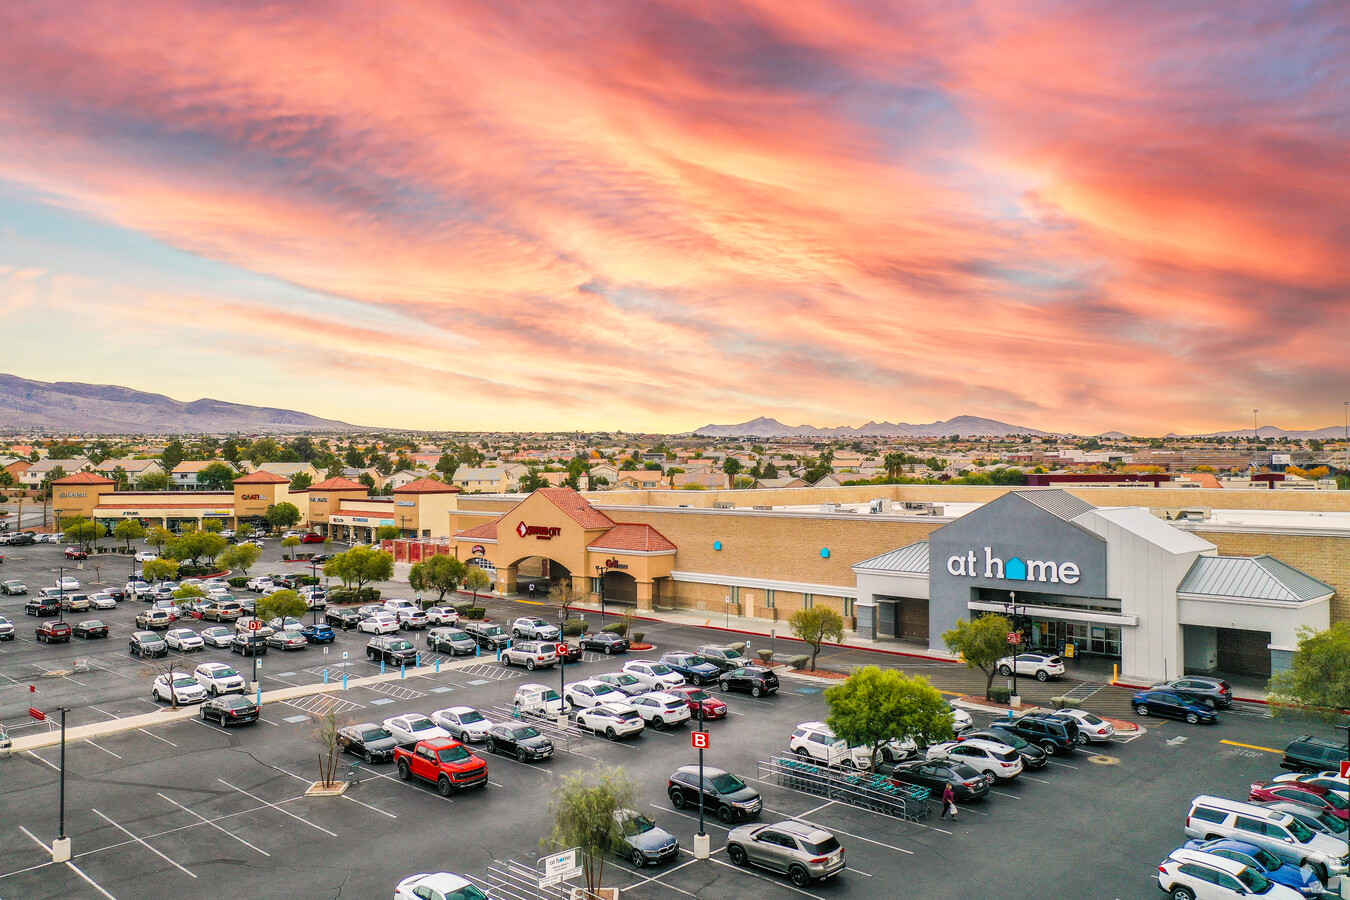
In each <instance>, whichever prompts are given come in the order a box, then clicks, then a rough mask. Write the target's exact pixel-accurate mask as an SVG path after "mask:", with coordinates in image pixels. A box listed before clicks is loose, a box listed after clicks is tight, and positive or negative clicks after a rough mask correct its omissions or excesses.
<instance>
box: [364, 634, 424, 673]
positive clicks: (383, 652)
mask: <svg viewBox="0 0 1350 900" xmlns="http://www.w3.org/2000/svg"><path fill="white" fill-rule="evenodd" d="M366 658H367V659H369V660H370V661H371V662H384V663H388V664H390V665H394V666H415V665H417V648H416V647H414V646H413V645H412V642H411V641H409V640H408V639H407V638H405V637H400V636H399V635H397V634H377V635H375V636H374V637H373V638H371V639H370V640H369V641H367V642H366Z"/></svg>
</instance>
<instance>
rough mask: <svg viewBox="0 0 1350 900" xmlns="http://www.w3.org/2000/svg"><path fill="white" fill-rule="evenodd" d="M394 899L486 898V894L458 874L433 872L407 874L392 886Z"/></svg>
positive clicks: (463, 899) (456, 899)
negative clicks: (395, 885) (396, 884)
mask: <svg viewBox="0 0 1350 900" xmlns="http://www.w3.org/2000/svg"><path fill="white" fill-rule="evenodd" d="M394 900H488V895H487V894H485V893H483V892H482V891H480V890H479V889H478V888H476V887H474V886H473V884H471V883H470V882H468V881H465V880H464V879H463V878H460V877H459V876H458V875H451V874H450V873H449V872H433V873H431V874H430V875H409V876H408V877H407V878H405V879H403V880H402V881H400V882H399V883H398V887H396V888H394Z"/></svg>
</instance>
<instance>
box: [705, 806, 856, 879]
mask: <svg viewBox="0 0 1350 900" xmlns="http://www.w3.org/2000/svg"><path fill="white" fill-rule="evenodd" d="M727 858H728V859H730V860H731V861H732V862H734V863H735V864H736V865H738V866H743V865H746V864H750V865H755V866H760V867H761V868H764V869H768V870H769V871H770V872H780V873H783V874H785V875H787V877H788V878H790V879H792V883H793V884H795V885H797V887H806V886H807V885H808V884H810V883H811V882H812V881H817V880H824V879H826V878H829V877H830V876H831V875H837V874H838V873H840V872H842V871H844V848H843V847H841V846H840V845H839V840H838V839H837V838H836V837H835V836H834V835H832V834H830V833H829V832H828V831H826V830H824V829H823V828H818V827H817V826H815V825H809V824H807V823H806V822H778V823H776V824H773V825H741V826H739V827H736V828H733V829H731V833H730V834H728V835H727Z"/></svg>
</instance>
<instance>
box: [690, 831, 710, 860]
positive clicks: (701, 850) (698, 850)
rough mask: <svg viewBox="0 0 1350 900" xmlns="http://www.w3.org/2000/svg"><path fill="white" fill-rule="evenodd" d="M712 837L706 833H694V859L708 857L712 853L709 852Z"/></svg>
mask: <svg viewBox="0 0 1350 900" xmlns="http://www.w3.org/2000/svg"><path fill="white" fill-rule="evenodd" d="M711 842H712V839H711V838H710V837H709V836H708V835H706V834H696V835H694V859H707V858H708V857H709V856H711V855H712V854H711V853H710V852H709V844H710V843H711Z"/></svg>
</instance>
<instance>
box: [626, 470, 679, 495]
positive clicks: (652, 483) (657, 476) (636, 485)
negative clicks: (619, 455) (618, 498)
mask: <svg viewBox="0 0 1350 900" xmlns="http://www.w3.org/2000/svg"><path fill="white" fill-rule="evenodd" d="M614 486H615V487H616V488H619V489H620V490H625V491H659V490H661V489H663V488H665V487H666V476H665V475H663V474H662V473H660V472H652V471H648V470H647V469H638V470H637V471H635V472H620V473H619V477H618V479H617V480H616V481H615V482H614Z"/></svg>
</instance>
